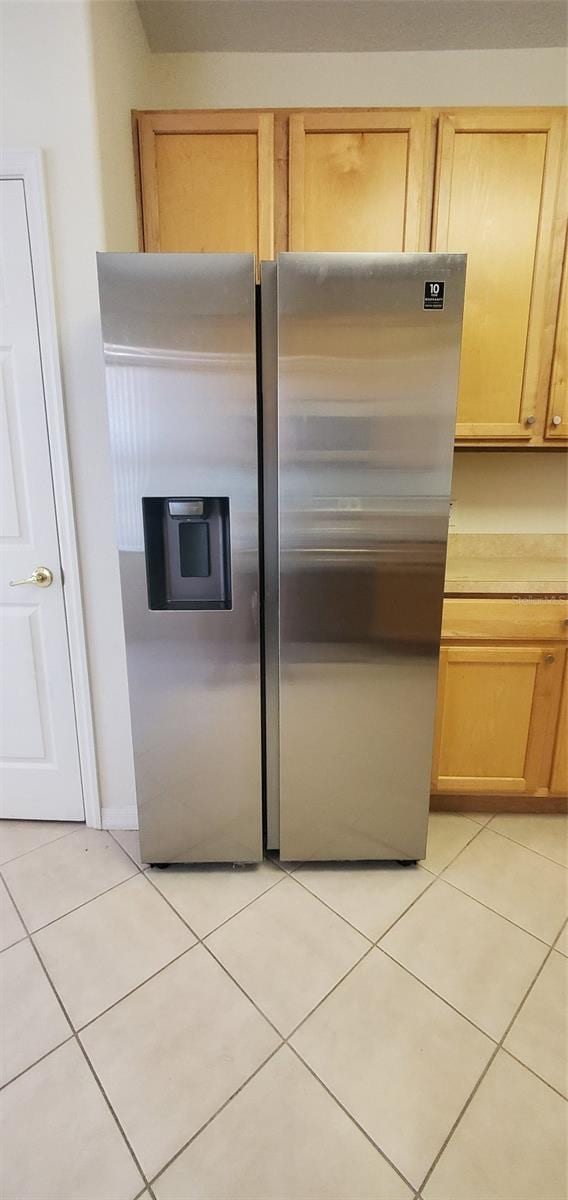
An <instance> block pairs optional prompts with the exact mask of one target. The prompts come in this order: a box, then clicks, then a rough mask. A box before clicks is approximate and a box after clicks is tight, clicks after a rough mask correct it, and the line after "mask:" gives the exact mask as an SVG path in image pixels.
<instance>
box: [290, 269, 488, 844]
mask: <svg viewBox="0 0 568 1200" xmlns="http://www.w3.org/2000/svg"><path fill="white" fill-rule="evenodd" d="M464 281H465V256H463V255H451V254H436V255H434V254H283V255H281V256H280V258H279V262H278V315H277V323H278V406H279V416H278V444H279V445H278V452H279V501H280V549H279V567H280V571H279V576H280V579H279V583H280V596H279V611H280V645H279V652H280V664H279V670H280V714H279V715H280V854H281V857H283V858H286V859H361V858H362V859H372V858H375V859H419V858H421V857H423V855H424V853H425V847H426V827H427V814H428V806H429V793H430V765H431V757H432V738H433V725H434V706H435V697H436V677H437V669H438V653H439V640H440V627H441V612H442V597H443V585H444V569H445V558H446V541H447V530H448V515H449V499H450V482H451V469H452V454H453V434H454V421H455V408H456V397H457V385H458V371H459V354H460V338H461V322H462V309H463V293H464ZM269 805H270V796H269Z"/></svg>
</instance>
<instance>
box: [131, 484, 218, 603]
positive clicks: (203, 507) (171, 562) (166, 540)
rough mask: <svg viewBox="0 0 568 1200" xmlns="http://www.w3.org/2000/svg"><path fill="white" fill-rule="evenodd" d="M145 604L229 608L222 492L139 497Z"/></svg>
mask: <svg viewBox="0 0 568 1200" xmlns="http://www.w3.org/2000/svg"><path fill="white" fill-rule="evenodd" d="M142 510H143V515H144V544H145V552H146V579H147V584H148V607H149V608H151V609H223V608H225V609H227V608H231V565H230V538H229V500H228V497H227V496H201V497H197V496H183V497H180V496H167V497H163V496H159V497H157V496H151V497H144V499H143V500H142Z"/></svg>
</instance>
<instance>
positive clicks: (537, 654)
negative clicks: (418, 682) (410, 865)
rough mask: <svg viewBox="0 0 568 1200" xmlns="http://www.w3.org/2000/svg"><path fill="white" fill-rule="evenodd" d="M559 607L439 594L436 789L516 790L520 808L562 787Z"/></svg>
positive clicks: (502, 793) (485, 793) (565, 784)
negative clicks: (441, 603)
mask: <svg viewBox="0 0 568 1200" xmlns="http://www.w3.org/2000/svg"><path fill="white" fill-rule="evenodd" d="M565 612H566V608H565V606H564V605H563V604H562V602H558V601H551V602H548V603H546V604H542V603H537V604H535V605H534V607H532V608H531V606H530V604H525V605H522V604H519V602H518V601H517V602H515V601H511V600H483V599H480V600H471V599H464V600H463V601H460V600H451V601H447V602H446V606H445V609H444V628H443V642H442V650H441V654H440V673H439V679H438V708H437V719H436V735H435V746H434V760H433V773H432V791H433V794H434V796H448V798H450V797H451V795H452V794H453V795H454V796H456V797H457V796H468V795H471V796H476V795H477V796H478V797H485V798H487V797H490V796H499V797H501V798H502V802H501V805H500V806H501V807H502V808H506V807H507V806H509V807H515V798H517V802H519V800H520V798H521V797H522V798H523V801H522V807H523V808H525V809H526V808H527V807H529V804H530V797H533V798H534V807H535V810H538V808H539V807H542V805H543V801H544V800H545V798H546V797H547V796H549V795H550V796H555V797H562V796H566V794H567V792H568V765H567V751H566V732H565V730H566V720H567V713H566V708H567V700H566V654H567V652H566V648H565V642H564V636H565V633H566V625H565V619H566V618H565V616H564V615H563V614H565ZM520 614H522V620H521V619H520ZM448 632H449V633H450V636H449V637H448V636H447V634H448ZM543 632H544V633H545V634H546V633H548V634H552V635H553V636H552V637H548V638H547V639H546V640H544V638H543ZM541 638H543V640H541ZM560 638H562V640H560ZM556 639H559V640H556ZM507 796H508V797H509V798H510V803H509V805H507V803H506V802H504V798H505V797H507ZM527 801H529V803H527ZM519 806H521V805H520V804H519ZM444 807H451V804H449V803H448V804H444Z"/></svg>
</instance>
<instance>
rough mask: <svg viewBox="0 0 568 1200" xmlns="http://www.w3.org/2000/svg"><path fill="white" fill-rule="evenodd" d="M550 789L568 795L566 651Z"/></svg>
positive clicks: (558, 794) (556, 794)
mask: <svg viewBox="0 0 568 1200" xmlns="http://www.w3.org/2000/svg"><path fill="white" fill-rule="evenodd" d="M550 791H551V793H552V795H553V796H567V795H568V653H567V654H566V655H565V659H564V672H563V678H562V692H561V696H560V707H559V713H558V724H557V726H556V738H555V744H554V756H553V759H552V773H551V777H550Z"/></svg>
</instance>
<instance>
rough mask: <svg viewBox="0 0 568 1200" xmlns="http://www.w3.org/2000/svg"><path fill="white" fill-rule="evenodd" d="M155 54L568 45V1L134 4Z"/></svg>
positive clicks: (176, 0) (189, 0)
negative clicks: (209, 51)
mask: <svg viewBox="0 0 568 1200" xmlns="http://www.w3.org/2000/svg"><path fill="white" fill-rule="evenodd" d="M137 3H138V8H139V11H140V15H141V18H142V23H143V25H144V29H145V31H146V36H147V39H148V44H149V46H150V49H151V50H154V51H180V52H182V51H191V50H194V51H195V50H241V51H251V50H258V51H338V50H340V51H362V50H473V49H505V48H508V49H515V48H536V47H542V46H564V45H566V43H567V36H566V34H567V14H568V5H567V4H566V3H565V0H137Z"/></svg>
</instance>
